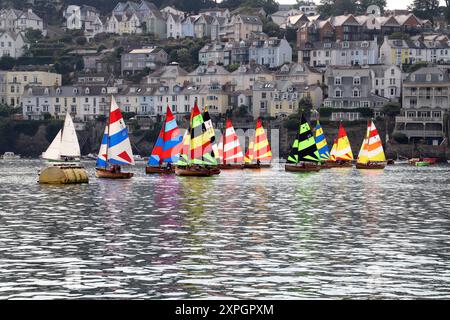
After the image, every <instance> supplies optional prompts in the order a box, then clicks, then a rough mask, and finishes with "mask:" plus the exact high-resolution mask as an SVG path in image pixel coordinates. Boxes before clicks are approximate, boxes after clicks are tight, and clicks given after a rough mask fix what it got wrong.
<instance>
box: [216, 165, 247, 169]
mask: <svg viewBox="0 0 450 320" xmlns="http://www.w3.org/2000/svg"><path fill="white" fill-rule="evenodd" d="M218 167H219V169H220V170H232V169H235V170H240V169H243V168H244V166H243V165H242V164H219V165H218Z"/></svg>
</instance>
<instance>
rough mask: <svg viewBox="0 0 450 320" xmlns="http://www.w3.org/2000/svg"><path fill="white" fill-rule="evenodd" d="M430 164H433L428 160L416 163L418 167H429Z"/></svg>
mask: <svg viewBox="0 0 450 320" xmlns="http://www.w3.org/2000/svg"><path fill="white" fill-rule="evenodd" d="M429 165H431V163H430V162H428V161H417V162H416V163H415V166H416V167H428V166H429Z"/></svg>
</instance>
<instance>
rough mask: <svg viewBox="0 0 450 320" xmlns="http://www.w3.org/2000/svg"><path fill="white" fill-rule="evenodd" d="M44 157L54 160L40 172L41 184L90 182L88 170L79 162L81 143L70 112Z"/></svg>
mask: <svg viewBox="0 0 450 320" xmlns="http://www.w3.org/2000/svg"><path fill="white" fill-rule="evenodd" d="M42 158H43V159H45V160H47V161H51V162H54V163H53V164H52V165H49V166H47V167H46V168H44V169H42V170H41V171H40V173H39V183H41V184H72V183H88V182H89V178H88V174H87V172H86V170H85V169H84V168H83V166H81V165H80V164H79V163H77V162H79V159H80V158H81V152H80V144H79V143H78V138H77V133H76V131H75V126H74V124H73V121H72V117H71V116H70V114H69V113H67V114H66V117H65V120H64V126H63V128H62V129H61V130H59V132H58V134H57V135H56V137H55V138H54V139H53V141H52V143H51V144H50V146H49V147H48V148H47V150H46V151H45V152H44V153H43V154H42Z"/></svg>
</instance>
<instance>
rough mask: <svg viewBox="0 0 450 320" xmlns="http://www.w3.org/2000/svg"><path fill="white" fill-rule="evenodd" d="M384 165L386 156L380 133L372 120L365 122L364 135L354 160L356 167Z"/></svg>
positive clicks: (374, 167) (379, 166) (375, 167)
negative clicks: (356, 157) (365, 129)
mask: <svg viewBox="0 0 450 320" xmlns="http://www.w3.org/2000/svg"><path fill="white" fill-rule="evenodd" d="M385 167H386V156H385V155H384V150H383V144H382V143H381V138H380V135H379V134H378V130H377V128H376V127H375V124H374V123H373V121H371V120H369V121H368V124H367V131H366V136H365V137H364V140H363V143H362V145H361V149H360V151H359V154H358V159H357V160H356V168H357V169H384V168H385Z"/></svg>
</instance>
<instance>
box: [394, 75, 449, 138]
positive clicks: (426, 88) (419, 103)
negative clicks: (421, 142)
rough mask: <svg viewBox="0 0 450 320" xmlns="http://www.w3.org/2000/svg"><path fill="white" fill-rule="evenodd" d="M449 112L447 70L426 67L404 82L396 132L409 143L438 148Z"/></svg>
mask: <svg viewBox="0 0 450 320" xmlns="http://www.w3.org/2000/svg"><path fill="white" fill-rule="evenodd" d="M449 110H450V77H449V70H448V69H447V68H438V67H424V68H421V69H419V70H417V71H414V72H412V73H411V74H409V75H408V76H407V77H406V79H405V80H404V82H403V98H402V113H401V115H400V116H397V117H396V119H395V123H396V125H395V131H396V132H401V133H403V134H405V135H406V136H407V137H408V138H409V139H410V140H418V139H425V140H427V141H428V142H432V143H433V144H438V143H440V142H441V141H442V139H443V138H444V137H445V117H446V115H448V112H449Z"/></svg>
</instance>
